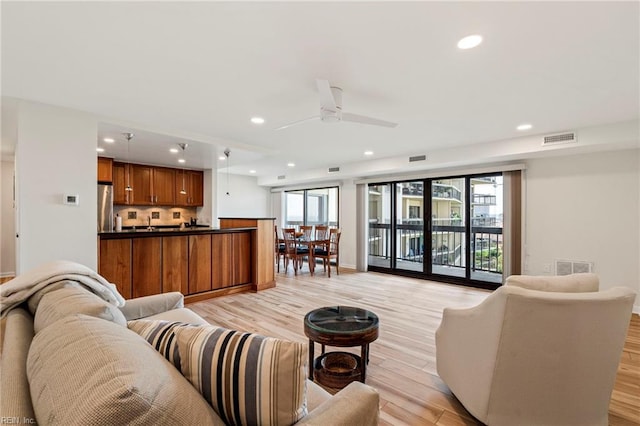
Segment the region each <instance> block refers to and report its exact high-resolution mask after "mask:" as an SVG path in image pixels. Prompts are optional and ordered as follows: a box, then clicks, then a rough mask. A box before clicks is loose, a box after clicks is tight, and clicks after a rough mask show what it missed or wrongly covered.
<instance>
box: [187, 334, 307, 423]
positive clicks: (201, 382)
mask: <svg viewBox="0 0 640 426" xmlns="http://www.w3.org/2000/svg"><path fill="white" fill-rule="evenodd" d="M174 332H175V334H176V336H177V340H178V350H179V352H180V359H181V368H182V374H183V375H184V376H185V377H186V378H187V379H188V380H189V381H190V382H191V384H192V385H194V386H195V388H196V389H198V390H199V391H200V393H201V394H202V395H203V396H204V398H205V399H206V400H207V401H208V402H209V404H211V406H212V407H213V409H214V411H215V412H216V413H217V414H218V415H219V416H220V417H221V418H222V420H223V421H224V422H225V423H226V424H229V425H291V424H293V423H296V422H297V421H298V420H299V419H301V418H302V417H304V416H306V414H307V401H306V382H305V371H306V361H307V353H308V352H307V347H306V345H304V344H301V343H295V342H288V341H285V340H280V339H275V338H272V337H264V336H259V335H256V334H251V333H243V332H238V331H233V330H227V329H224V328H219V327H215V326H211V325H208V326H195V327H177V328H175V329H174Z"/></svg>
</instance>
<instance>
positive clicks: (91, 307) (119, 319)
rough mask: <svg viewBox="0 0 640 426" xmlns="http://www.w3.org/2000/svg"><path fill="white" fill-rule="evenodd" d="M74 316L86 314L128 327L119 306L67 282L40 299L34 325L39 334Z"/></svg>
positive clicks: (76, 284)
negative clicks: (55, 323)
mask: <svg viewBox="0 0 640 426" xmlns="http://www.w3.org/2000/svg"><path fill="white" fill-rule="evenodd" d="M36 295H37V293H36ZM36 295H34V296H32V297H36ZM74 314H85V315H88V316H92V317H96V318H102V319H105V320H107V321H111V322H114V323H116V324H119V325H121V326H126V325H127V320H126V319H125V317H124V315H123V314H122V312H120V309H118V307H117V306H114V305H112V304H111V303H109V302H107V301H106V300H104V299H102V298H100V297H99V296H97V295H95V294H93V293H92V292H91V291H89V290H88V289H86V288H85V287H84V286H82V285H80V284H78V283H76V282H73V281H67V282H66V284H65V285H63V286H60V287H58V288H56V289H55V290H54V291H48V292H46V293H45V294H44V295H43V296H42V297H41V298H40V299H39V303H38V305H37V309H36V311H35V317H34V323H33V328H34V331H35V333H36V334H37V333H39V332H40V331H41V330H42V329H44V328H45V327H47V326H48V325H50V324H53V323H54V322H56V321H57V320H59V319H61V318H64V317H66V316H69V315H74Z"/></svg>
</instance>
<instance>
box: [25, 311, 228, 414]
mask: <svg viewBox="0 0 640 426" xmlns="http://www.w3.org/2000/svg"><path fill="white" fill-rule="evenodd" d="M27 376H28V379H29V385H30V390H31V396H32V400H33V407H34V411H35V414H36V419H37V421H38V423H39V424H43V425H44V424H46V425H65V426H73V425H83V426H84V425H131V424H137V425H221V424H222V422H221V420H220V419H219V418H218V416H216V414H215V413H214V412H213V410H212V409H211V407H210V406H209V405H208V404H207V403H206V401H205V400H204V399H203V398H202V397H201V396H200V394H199V393H198V392H197V391H196V390H195V389H194V388H193V386H191V384H189V382H188V381H187V380H185V378H184V377H183V376H182V375H181V374H180V372H179V371H178V370H176V369H175V368H174V367H173V366H172V365H171V364H170V363H169V362H167V360H166V359H164V358H163V357H162V356H160V355H159V354H158V353H157V352H156V351H155V350H153V348H152V347H151V346H149V344H148V343H147V342H145V341H144V339H142V338H141V337H140V336H138V335H137V334H136V333H134V332H132V331H130V330H128V329H127V328H125V327H121V326H119V325H117V324H114V323H112V322H109V321H105V320H102V319H98V318H93V317H89V316H85V315H72V316H68V317H65V318H63V319H61V320H59V321H56V322H55V323H53V324H51V325H49V326H48V327H47V328H45V329H43V330H42V331H41V332H40V333H38V334H36V336H35V337H34V339H33V343H32V344H31V348H30V350H29V356H28V359H27Z"/></svg>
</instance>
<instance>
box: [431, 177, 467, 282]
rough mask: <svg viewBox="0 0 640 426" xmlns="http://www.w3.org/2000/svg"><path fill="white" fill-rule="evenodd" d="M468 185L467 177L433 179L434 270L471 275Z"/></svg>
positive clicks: (432, 230) (432, 231) (432, 233)
mask: <svg viewBox="0 0 640 426" xmlns="http://www.w3.org/2000/svg"><path fill="white" fill-rule="evenodd" d="M465 185H466V179H465V178H463V177H460V178H450V179H434V180H432V181H431V263H432V265H431V268H432V272H433V273H434V274H439V275H447V276H453V277H462V278H465V277H466V276H467V275H466V266H467V261H466V259H467V250H466V249H467V240H466V237H467V233H466V225H467V221H466V217H467V214H466V211H467V210H466V202H465V192H466V191H465Z"/></svg>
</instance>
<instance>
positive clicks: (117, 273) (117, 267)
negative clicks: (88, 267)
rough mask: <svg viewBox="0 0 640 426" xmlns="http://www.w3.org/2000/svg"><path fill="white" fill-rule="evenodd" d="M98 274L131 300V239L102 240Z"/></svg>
mask: <svg viewBox="0 0 640 426" xmlns="http://www.w3.org/2000/svg"><path fill="white" fill-rule="evenodd" d="M98 273H99V274H100V275H102V276H103V277H104V278H105V279H106V280H107V281H109V282H111V283H114V284H115V285H116V288H117V289H118V292H119V293H120V294H121V295H122V297H124V298H125V299H131V294H132V291H131V239H122V240H102V239H101V240H100V259H99V262H98Z"/></svg>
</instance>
